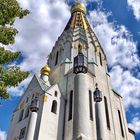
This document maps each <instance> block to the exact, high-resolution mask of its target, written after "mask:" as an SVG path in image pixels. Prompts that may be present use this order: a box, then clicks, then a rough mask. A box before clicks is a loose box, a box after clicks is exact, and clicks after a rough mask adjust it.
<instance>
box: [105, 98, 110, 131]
mask: <svg viewBox="0 0 140 140" xmlns="http://www.w3.org/2000/svg"><path fill="white" fill-rule="evenodd" d="M104 104H105V115H106V124H107V128H108V129H110V120H109V112H108V103H107V98H106V97H105V96H104Z"/></svg>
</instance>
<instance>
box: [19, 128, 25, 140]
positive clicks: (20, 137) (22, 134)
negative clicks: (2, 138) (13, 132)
mask: <svg viewBox="0 0 140 140" xmlns="http://www.w3.org/2000/svg"><path fill="white" fill-rule="evenodd" d="M25 130H26V127H24V128H22V129H21V130H20V134H19V139H23V138H24V136H25Z"/></svg>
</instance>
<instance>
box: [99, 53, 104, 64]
mask: <svg viewBox="0 0 140 140" xmlns="http://www.w3.org/2000/svg"><path fill="white" fill-rule="evenodd" d="M99 57H100V65H101V66H102V65H103V63H102V55H101V53H100V52H99Z"/></svg>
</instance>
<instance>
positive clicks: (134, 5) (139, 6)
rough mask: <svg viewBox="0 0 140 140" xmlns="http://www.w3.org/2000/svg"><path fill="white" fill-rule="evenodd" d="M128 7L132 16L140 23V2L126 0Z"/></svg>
mask: <svg viewBox="0 0 140 140" xmlns="http://www.w3.org/2000/svg"><path fill="white" fill-rule="evenodd" d="M127 3H128V6H129V7H130V8H131V9H132V10H133V14H134V16H135V18H136V19H137V20H139V21H140V0H127Z"/></svg>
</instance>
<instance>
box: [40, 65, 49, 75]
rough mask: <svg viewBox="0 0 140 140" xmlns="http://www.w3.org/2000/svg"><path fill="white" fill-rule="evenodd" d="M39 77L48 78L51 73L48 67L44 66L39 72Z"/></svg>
mask: <svg viewBox="0 0 140 140" xmlns="http://www.w3.org/2000/svg"><path fill="white" fill-rule="evenodd" d="M40 73H41V75H47V76H49V75H50V73H51V69H50V67H49V66H48V65H46V66H44V67H43V68H42V69H41V71H40Z"/></svg>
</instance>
